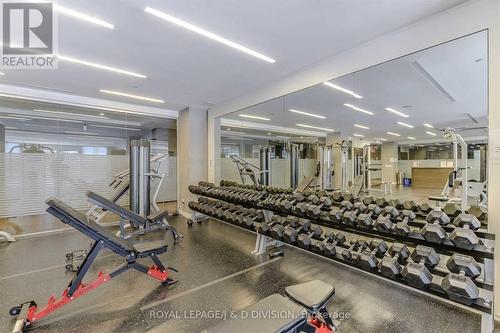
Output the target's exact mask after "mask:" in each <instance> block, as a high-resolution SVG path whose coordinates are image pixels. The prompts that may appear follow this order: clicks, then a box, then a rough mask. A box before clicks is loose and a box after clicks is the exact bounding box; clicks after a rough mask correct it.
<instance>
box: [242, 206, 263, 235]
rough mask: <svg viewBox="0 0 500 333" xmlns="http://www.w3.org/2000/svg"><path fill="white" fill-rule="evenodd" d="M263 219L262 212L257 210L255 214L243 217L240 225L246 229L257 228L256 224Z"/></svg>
mask: <svg viewBox="0 0 500 333" xmlns="http://www.w3.org/2000/svg"><path fill="white" fill-rule="evenodd" d="M263 219H264V214H263V213H262V211H261V210H257V211H256V213H255V214H252V215H247V216H245V217H244V218H243V223H242V225H243V226H244V227H245V228H247V229H252V230H253V229H254V228H257V227H258V225H259V224H260V223H259V222H261V221H262V220H263Z"/></svg>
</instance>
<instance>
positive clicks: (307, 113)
mask: <svg viewBox="0 0 500 333" xmlns="http://www.w3.org/2000/svg"><path fill="white" fill-rule="evenodd" d="M288 111H290V112H294V113H299V114H303V115H305V116H310V117H315V118H320V119H326V117H324V116H320V115H318V114H314V113H309V112H304V111H299V110H294V109H290V110H288Z"/></svg>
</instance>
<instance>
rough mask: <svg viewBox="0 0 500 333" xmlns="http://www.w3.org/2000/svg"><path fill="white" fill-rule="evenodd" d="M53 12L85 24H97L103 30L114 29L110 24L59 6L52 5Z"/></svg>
mask: <svg viewBox="0 0 500 333" xmlns="http://www.w3.org/2000/svg"><path fill="white" fill-rule="evenodd" d="M54 10H55V11H56V12H58V13H61V14H64V15H68V16H72V17H75V18H77V19H80V20H83V21H87V22H90V23H93V24H97V25H100V26H102V27H105V28H109V29H113V28H114V25H112V24H111V23H108V22H106V21H103V20H100V19H98V18H95V17H92V16H89V15H85V14H82V13H80V12H77V11H75V10H72V9H69V8H65V7H61V6H59V5H54Z"/></svg>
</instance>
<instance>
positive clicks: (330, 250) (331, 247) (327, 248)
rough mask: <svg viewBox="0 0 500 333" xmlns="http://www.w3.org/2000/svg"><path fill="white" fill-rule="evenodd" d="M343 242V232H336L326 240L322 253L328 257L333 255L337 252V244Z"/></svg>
mask: <svg viewBox="0 0 500 333" xmlns="http://www.w3.org/2000/svg"><path fill="white" fill-rule="evenodd" d="M344 243H345V235H344V234H343V233H340V232H339V233H338V234H336V235H335V237H334V238H333V240H332V241H331V242H327V243H326V244H325V245H324V247H323V253H324V254H326V255H327V256H329V257H334V256H335V255H336V254H337V248H336V246H337V245H342V244H344Z"/></svg>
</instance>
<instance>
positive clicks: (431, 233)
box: [420, 209, 450, 244]
mask: <svg viewBox="0 0 500 333" xmlns="http://www.w3.org/2000/svg"><path fill="white" fill-rule="evenodd" d="M425 220H426V221H427V223H426V224H425V225H424V227H423V228H422V229H421V230H420V234H421V235H422V236H424V238H425V240H427V241H429V242H432V243H436V244H441V243H442V242H443V241H444V240H445V239H446V235H447V234H446V231H445V230H444V229H443V227H442V225H447V224H448V223H450V218H449V217H448V215H446V213H445V212H444V211H442V210H440V209H433V210H431V211H430V212H429V214H427V217H426V218H425Z"/></svg>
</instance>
